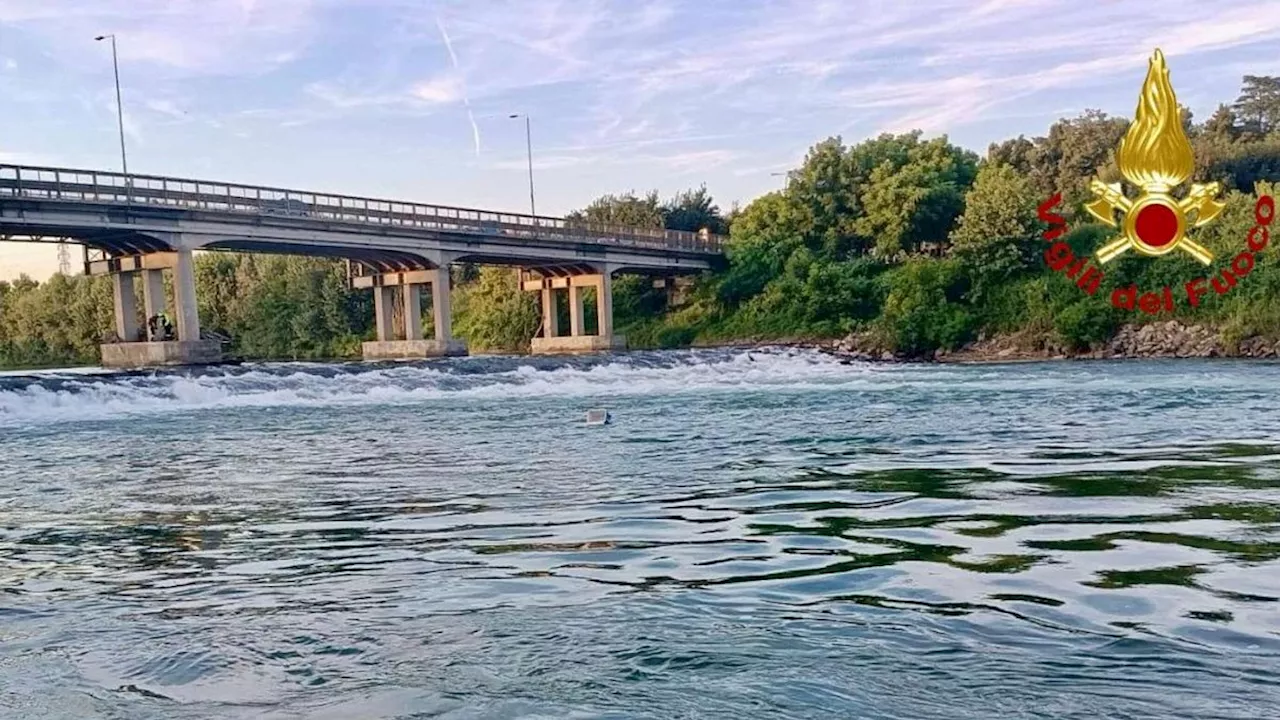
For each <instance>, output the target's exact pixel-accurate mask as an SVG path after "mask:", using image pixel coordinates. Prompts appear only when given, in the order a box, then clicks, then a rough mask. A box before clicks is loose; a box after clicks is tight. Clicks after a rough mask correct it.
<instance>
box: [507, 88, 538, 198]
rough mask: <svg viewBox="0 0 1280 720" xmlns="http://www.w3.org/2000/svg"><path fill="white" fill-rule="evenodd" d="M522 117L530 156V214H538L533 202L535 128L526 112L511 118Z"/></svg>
mask: <svg viewBox="0 0 1280 720" xmlns="http://www.w3.org/2000/svg"><path fill="white" fill-rule="evenodd" d="M521 117H522V118H524V144H525V150H526V152H527V153H528V156H529V214H530V215H537V214H538V209H537V206H536V205H534V202H533V129H532V127H531V125H532V123H531V122H530V120H529V116H528V115H527V114H524V113H514V114H512V115H511V116H510V119H512V120H515V119H516V118H521Z"/></svg>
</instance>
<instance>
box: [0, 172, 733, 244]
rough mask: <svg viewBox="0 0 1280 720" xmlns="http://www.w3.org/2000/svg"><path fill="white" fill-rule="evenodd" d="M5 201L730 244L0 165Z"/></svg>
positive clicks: (297, 193) (605, 240)
mask: <svg viewBox="0 0 1280 720" xmlns="http://www.w3.org/2000/svg"><path fill="white" fill-rule="evenodd" d="M6 196H7V197H17V198H29V199H37V200H60V201H65V202H81V203H98V204H109V205H125V206H129V205H145V206H159V207H175V208H183V209H189V210H202V211H207V212H226V213H236V214H247V215H259V216H267V217H293V218H299V219H312V220H324V221H327V222H339V223H356V224H361V225H378V226H384V227H385V226H388V225H390V226H400V227H410V228H419V229H423V230H437V231H442V232H457V233H466V234H472V235H491V236H500V237H515V238H527V239H538V240H560V241H565V242H587V243H596V244H601V245H621V246H629V247H643V248H652V249H666V250H683V251H691V252H697V253H706V254H720V253H722V252H724V242H725V239H724V238H723V237H722V236H719V235H711V234H709V233H705V232H698V233H692V232H684V231H679V230H660V229H648V228H635V227H623V226H617V225H605V224H600V223H586V222H578V221H574V220H565V219H563V218H552V217H541V216H535V215H521V214H518V213H499V212H490V211H487V210H476V209H471V208H458V207H449V206H443V205H424V204H421V203H412V202H398V201H394V200H377V199H373V198H361V197H352V196H347V195H329V194H325V193H313V192H306V191H302V190H282V189H279V188H267V187H258V186H255V185H229V184H227V183H218V182H207V181H204V180H186V179H182V178H170V177H162V176H158V175H127V176H126V175H123V174H121V173H113V172H102V171H97V170H75V169H69V168H50V167H29V166H19V165H0V198H3V197H6Z"/></svg>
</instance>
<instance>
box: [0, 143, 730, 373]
mask: <svg viewBox="0 0 1280 720" xmlns="http://www.w3.org/2000/svg"><path fill="white" fill-rule="evenodd" d="M4 171H5V168H4V167H2V166H0V239H12V240H23V239H27V240H34V241H46V242H48V241H53V242H65V241H71V242H76V243H80V244H83V245H85V246H86V247H88V248H93V249H96V250H99V251H102V253H103V254H104V255H105V257H103V258H101V259H98V260H94V261H92V262H90V261H88V260H86V268H85V269H86V272H87V273H90V274H103V275H110V276H111V278H112V287H113V296H114V303H115V318H116V323H115V325H116V335H117V342H115V343H111V344H110V346H111V347H108V346H104V351H103V358H104V363H107V364H110V363H116V364H121V365H130V364H152V363H157V362H184V361H193V359H194V358H209V357H211V356H214V355H216V354H217V353H216V351H213V352H211V347H210V345H209V343H210V342H211V341H210V340H209V339H208V338H206V337H205V336H204V335H203V334H202V333H201V330H200V321H199V317H198V313H197V303H196V297H195V272H194V262H193V258H192V252H193V251H197V250H223V251H234V252H253V253H272V254H290V255H309V256H318V257H329V258H342V259H346V260H351V261H354V262H356V263H357V266H359V267H361V268H362V271H361V273H359V274H358V275H356V276H355V277H353V280H352V282H353V285H354V286H355V287H364V288H369V289H371V290H372V291H373V293H374V305H375V323H374V324H375V328H376V334H377V340H375V341H372V342H369V343H366V344H365V346H364V350H365V356H366V357H367V358H390V357H397V358H399V357H424V356H433V355H453V354H459V353H465V347H463V346H462V345H461V344H460V343H459V342H458V341H456V340H455V339H454V338H453V337H452V335H451V304H450V276H449V268H450V266H451V265H452V264H454V263H474V264H484V265H504V266H510V267H514V268H519V270H520V272H519V277H520V286H521V289H522V290H524V291H530V292H539V293H540V294H541V307H542V314H543V321H542V327H541V328H540V329H539V336H538V337H536V338H533V341H532V346H533V350H534V351H535V352H584V351H598V350H614V349H620V348H622V347H625V340H624V339H623V338H621V336H616V335H615V334H614V332H613V308H612V278H613V276H614V274H615V273H618V272H632V273H641V274H650V275H655V276H666V277H668V278H670V277H671V276H675V275H682V274H685V275H687V274H691V273H697V272H701V271H703V270H706V269H708V268H710V267H711V265H712V263H713V262H714V261H715V260H716V258H717V257H718V252H719V251H718V248H719V247H720V246H719V245H718V244H715V245H708V244H707V243H710V241H709V240H707V239H706V237H705V236H699V237H694V235H693V234H691V233H683V234H681V233H669V232H667V233H664V231H660V230H659V231H648V230H631V231H626V230H619V229H616V228H612V229H611V228H608V227H596V226H586V225H577V224H573V223H569V222H568V221H564V220H559V219H554V218H533V217H528V216H513V215H506V214H493V213H485V212H483V211H472V210H464V209H456V208H454V209H450V208H437V207H430V206H417V205H412V204H402V203H390V202H383V201H371V200H359V199H356V200H352V199H349V198H327V199H326V198H324V197H322V196H312V195H309V194H305V193H301V194H300V193H294V192H292V191H267V190H259V189H255V188H238V187H225V186H224V188H223V189H224V190H226V192H228V193H232V194H230V195H228V194H217V193H213V194H211V193H210V192H208V189H207V188H202V187H201V185H200V184H195V187H196V190H195V191H194V192H188V191H187V190H185V189H183V188H185V185H186V184H190V181H163V182H162V183H161V185H162V189H161V190H156V189H155V185H154V184H152V185H151V186H144V185H143V180H146V178H140V177H138V176H134V177H133V178H123V179H120V180H119V181H113V182H115V184H113V185H102V184H101V175H102V174H93V180H92V182H89V181H86V180H84V177H86V176H83V175H81V176H77V177H80V179H79V180H68V179H67V178H66V177H63V176H59V175H58V172H62V173H71V172H73V171H53V174H54V175H55V176H57V177H63V179H62V180H58V179H57V177H55V180H54V181H52V182H50V181H48V180H36V181H34V182H33V181H28V180H26V179H25V176H23V177H19V178H18V180H17V181H15V180H10V179H6V177H5V175H4ZM23 172H25V170H24V171H23ZM38 172H40V173H44V174H48V173H49V172H50V171H43V170H41V171H38ZM67 177H69V175H68V176H67ZM153 180H154V179H153ZM165 182H172V183H175V184H174V185H172V186H169V185H165V184H164V183H165ZM77 183H78V184H77ZM131 183H134V184H132V185H131ZM179 184H181V185H182V187H179ZM33 188H34V189H33ZM166 188H168V189H166ZM254 193H257V194H256V196H255V195H254ZM270 193H277V194H280V193H283V195H284V201H283V203H282V202H281V201H280V200H272V199H264V198H267V195H268V194H270ZM69 196H73V198H74V199H69ZM103 197H106V198H108V201H106V202H104V201H103V200H102V198H103ZM356 202H358V203H363V207H360V206H358V205H357V206H353V205H352V204H351V203H356ZM271 203H277V205H278V207H277V205H272V204H271ZM490 217H492V218H496V219H487V218H490ZM716 243H719V240H717V241H716ZM711 247H714V248H717V249H715V250H712V249H709V248H711ZM165 272H169V273H172V286H173V296H174V297H173V305H172V306H169V305H168V303H167V299H166V298H165V291H164V288H165V283H164V275H163V273H165ZM139 278H140V279H141V281H142V283H141V284H142V291H143V306H144V307H143V308H138V307H137V303H136V299H135V297H134V291H135V281H136V280H137V279H139ZM666 286H667V287H670V286H671V285H670V284H669V283H668V284H667V285H666ZM563 294H567V296H568V303H569V318H570V323H569V325H570V327H569V328H568V333H567V334H562V333H561V332H560V328H559V327H558V325H559V322H558V320H557V318H558V311H557V309H558V307H559V305H558V302H559V300H558V298H560V297H561V296H562V295H563ZM592 296H594V301H595V307H596V312H595V316H596V318H597V320H596V323H595V325H596V326H595V328H588V327H587V326H586V319H587V315H586V313H584V303H585V301H586V299H588V298H590V297H592ZM425 299H429V303H428V304H429V307H430V315H429V316H428V317H430V318H431V328H432V335H433V337H432V338H429V339H428V338H424V332H423V331H424V325H423V318H422V312H423V308H424V302H423V301H424V300H425ZM170 308H171V309H172V310H173V311H174V312H173V315H175V316H176V318H177V327H176V331H175V329H172V328H169V327H167V325H166V322H167V321H164V320H163V318H164V317H166V316H168V315H169V314H170V313H169V310H170ZM139 310H142V311H143V312H141V313H139ZM139 315H141V318H142V320H143V323H141V324H140V323H139V322H138V320H139ZM592 330H594V332H592Z"/></svg>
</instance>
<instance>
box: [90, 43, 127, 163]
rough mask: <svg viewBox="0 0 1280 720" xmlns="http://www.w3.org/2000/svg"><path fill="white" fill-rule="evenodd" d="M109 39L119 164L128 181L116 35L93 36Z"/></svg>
mask: <svg viewBox="0 0 1280 720" xmlns="http://www.w3.org/2000/svg"><path fill="white" fill-rule="evenodd" d="M108 39H109V40H111V68H112V70H114V71H115V75H116V120H117V121H118V122H119V124H120V166H121V167H122V168H123V169H124V181H125V184H126V186H127V185H128V183H129V156H128V155H127V154H126V153H125V150H124V104H123V103H122V102H121V101H120V61H119V60H118V59H117V58H116V36H115V35H114V34H111V35H99V36H97V37H95V38H94V40H96V41H98V42H102V41H103V40H108Z"/></svg>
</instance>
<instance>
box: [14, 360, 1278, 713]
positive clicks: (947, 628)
mask: <svg viewBox="0 0 1280 720" xmlns="http://www.w3.org/2000/svg"><path fill="white" fill-rule="evenodd" d="M1278 391H1280V365H1277V364H1269V363H1262V362H1232V361H1196V360H1185V361H1164V362H1159V361H1152V362H1136V361H1124V362H1119V363H1108V362H1090V363H1085V362H1076V363H1043V364H1019V365H986V366H947V365H943V366H935V365H898V366H894V365H885V366H869V365H860V364H852V365H850V364H840V363H839V362H836V361H834V360H833V359H831V358H828V357H825V356H822V355H819V354H816V353H811V352H807V351H787V350H772V351H753V352H752V353H746V352H742V351H727V350H721V351H701V352H677V353H650V354H646V353H633V354H629V355H626V356H621V357H616V358H594V359H576V360H557V359H545V360H541V359H540V360H531V359H529V358H482V357H477V358H468V359H461V360H449V361H440V362H428V363H414V364H399V365H396V364H392V365H362V364H350V365H318V364H317V365H269V364H268V365H245V366H241V367H238V368H230V369H216V370H207V371H203V372H192V371H186V372H159V373H155V372H148V373H138V374H131V375H130V374H126V375H118V374H117V375H108V374H100V373H93V372H61V373H56V372H55V373H43V374H38V375H37V374H27V375H21V374H12V373H11V374H6V375H3V376H0V459H2V462H0V717H3V718H6V719H7V718H128V719H129V720H142V719H146V718H157V719H161V718H163V719H166V720H168V719H170V718H254V719H264V720H265V719H268V718H269V719H273V720H274V719H284V718H333V719H335V720H336V719H345V718H379V719H380V718H427V717H441V718H534V717H537V718H553V717H554V718H560V717H582V718H588V717H591V718H597V717H599V718H630V717H641V718H663V719H666V718H685V717H689V718H692V717H717V718H719V717H724V718H746V717H779V718H782V717H788V718H816V717H842V718H902V719H904V720H906V719H911V720H916V719H921V718H1053V719H1054V720H1061V719H1062V718H1192V717H1194V718H1248V719H1250V720H1253V719H1256V718H1267V717H1277V713H1278V712H1280V711H1278V710H1277V708H1280V603H1278V599H1280V408H1277V403H1276V398H1277V392H1278ZM597 407H603V408H608V409H609V410H610V411H611V413H612V415H613V423H612V424H610V425H607V426H587V425H586V424H585V423H584V417H585V413H586V411H587V410H588V409H591V408H597Z"/></svg>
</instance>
